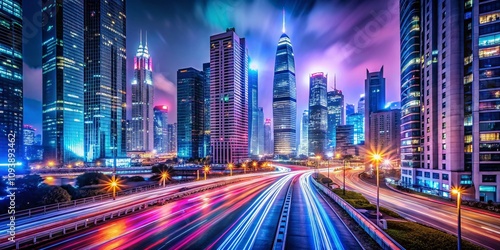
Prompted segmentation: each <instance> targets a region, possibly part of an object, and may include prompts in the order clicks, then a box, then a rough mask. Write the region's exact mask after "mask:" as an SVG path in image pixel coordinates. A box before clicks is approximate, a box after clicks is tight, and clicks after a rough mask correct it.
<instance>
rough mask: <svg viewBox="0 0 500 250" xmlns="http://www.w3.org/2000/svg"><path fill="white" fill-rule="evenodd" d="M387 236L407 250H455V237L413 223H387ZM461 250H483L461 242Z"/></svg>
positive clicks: (463, 241)
mask: <svg viewBox="0 0 500 250" xmlns="http://www.w3.org/2000/svg"><path fill="white" fill-rule="evenodd" d="M387 228H388V229H387V230H386V232H387V234H389V235H390V236H391V237H392V238H393V239H394V240H396V241H397V242H399V244H401V245H402V246H403V247H404V248H406V249H407V250H412V249H415V250H420V249H440V250H441V249H443V250H446V249H450V250H454V249H457V237H456V236H454V235H451V234H447V233H445V232H443V231H440V230H437V229H434V228H431V227H427V226H424V225H421V224H418V223H414V222H404V221H387ZM462 249H483V248H481V247H479V246H476V245H474V244H472V243H470V242H468V241H465V240H462Z"/></svg>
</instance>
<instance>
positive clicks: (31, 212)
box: [0, 184, 162, 221]
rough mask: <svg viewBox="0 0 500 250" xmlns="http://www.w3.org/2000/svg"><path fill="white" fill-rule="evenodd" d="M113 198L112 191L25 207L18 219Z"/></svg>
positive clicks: (2, 217) (154, 186)
mask: <svg viewBox="0 0 500 250" xmlns="http://www.w3.org/2000/svg"><path fill="white" fill-rule="evenodd" d="M160 187H162V185H161V184H152V185H146V186H140V187H136V188H131V189H126V190H121V191H118V192H116V196H117V197H119V196H124V195H129V194H135V193H141V192H144V191H149V190H153V189H158V188H160ZM111 199H113V195H112V194H111V193H106V194H101V195H96V196H92V197H87V198H81V199H77V200H72V201H67V202H59V203H54V204H50V205H45V206H41V207H35V208H30V209H25V210H21V211H16V219H19V218H22V217H26V216H27V217H28V218H29V217H31V216H32V215H34V214H40V213H42V214H45V213H47V212H50V211H59V210H61V209H66V208H72V207H77V206H79V205H84V204H89V203H94V202H100V201H104V200H111ZM10 216H11V215H9V214H1V215H0V221H4V220H9V218H10Z"/></svg>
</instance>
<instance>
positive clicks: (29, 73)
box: [23, 63, 42, 102]
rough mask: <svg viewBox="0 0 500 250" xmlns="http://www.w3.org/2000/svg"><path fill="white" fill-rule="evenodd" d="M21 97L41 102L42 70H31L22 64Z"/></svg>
mask: <svg viewBox="0 0 500 250" xmlns="http://www.w3.org/2000/svg"><path fill="white" fill-rule="evenodd" d="M23 77H24V79H23V95H24V98H29V99H33V100H37V101H40V102H41V101H42V68H32V67H30V66H29V65H27V64H26V63H23Z"/></svg>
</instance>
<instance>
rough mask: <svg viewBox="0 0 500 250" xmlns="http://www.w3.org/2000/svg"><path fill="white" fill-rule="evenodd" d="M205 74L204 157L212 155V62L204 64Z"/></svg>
mask: <svg viewBox="0 0 500 250" xmlns="http://www.w3.org/2000/svg"><path fill="white" fill-rule="evenodd" d="M203 73H204V74H205V85H204V87H203V101H204V104H203V105H204V106H203V130H204V132H203V155H204V156H205V157H206V156H208V155H211V152H210V62H208V63H204V64H203Z"/></svg>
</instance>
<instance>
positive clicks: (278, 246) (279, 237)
mask: <svg viewBox="0 0 500 250" xmlns="http://www.w3.org/2000/svg"><path fill="white" fill-rule="evenodd" d="M294 182H295V178H294V179H293V180H291V181H290V185H288V191H287V192H286V197H285V201H284V202H283V208H282V209H281V215H280V220H279V223H278V229H277V230H276V236H275V237H274V244H273V249H274V250H283V249H285V241H286V233H287V229H288V218H289V216H290V203H292V189H293V187H292V185H293V183H294Z"/></svg>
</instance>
